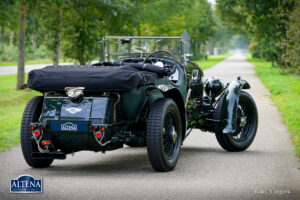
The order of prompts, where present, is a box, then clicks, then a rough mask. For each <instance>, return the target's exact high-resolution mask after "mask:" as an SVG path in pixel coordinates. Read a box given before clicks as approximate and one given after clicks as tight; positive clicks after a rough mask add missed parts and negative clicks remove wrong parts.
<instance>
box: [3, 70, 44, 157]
mask: <svg viewBox="0 0 300 200" xmlns="http://www.w3.org/2000/svg"><path fill="white" fill-rule="evenodd" d="M16 82H17V75H8V76H0V152H1V151H5V150H7V149H8V148H9V147H13V146H16V145H17V144H19V143H20V126H21V119H22V114H23V111H24V108H25V105H26V103H27V101H29V99H31V98H32V97H33V96H36V95H39V93H38V92H34V91H32V90H29V89H25V90H20V91H18V90H16V89H15V87H16Z"/></svg>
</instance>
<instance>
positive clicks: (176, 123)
mask: <svg viewBox="0 0 300 200" xmlns="http://www.w3.org/2000/svg"><path fill="white" fill-rule="evenodd" d="M181 140H182V125H181V118H180V113H179V110H178V107H177V105H176V103H175V102H174V101H173V100H172V99H169V98H164V99H159V100H157V101H156V102H155V103H154V104H153V106H152V108H151V110H150V113H149V117H148V124H147V136H146V141H147V142H146V143H147V151H148V156H149V160H150V163H151V165H152V167H153V169H154V170H156V171H162V172H166V171H171V170H173V169H174V168H175V166H176V164H177V161H178V158H179V154H180V147H181Z"/></svg>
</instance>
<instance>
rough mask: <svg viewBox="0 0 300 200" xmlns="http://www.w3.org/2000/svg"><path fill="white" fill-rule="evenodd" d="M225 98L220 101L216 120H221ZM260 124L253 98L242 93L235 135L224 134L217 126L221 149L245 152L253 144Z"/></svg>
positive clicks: (217, 136)
mask: <svg viewBox="0 0 300 200" xmlns="http://www.w3.org/2000/svg"><path fill="white" fill-rule="evenodd" d="M222 103H223V98H222V99H221V100H220V101H219V103H218V105H217V109H216V113H215V119H217V120H221V111H222V108H221V107H222ZM257 124H258V114H257V108H256V105H255V102H254V100H253V98H252V97H251V96H250V95H249V94H248V93H247V92H244V91H241V93H240V97H239V102H238V110H237V126H236V127H237V128H236V132H235V133H234V134H223V133H222V130H221V128H220V126H219V125H216V126H215V133H216V138H217V140H218V142H219V144H220V145H221V147H222V148H223V149H225V150H227V151H244V150H246V149H247V148H248V147H249V146H250V145H251V143H252V142H253V140H254V138H255V135H256V130H257Z"/></svg>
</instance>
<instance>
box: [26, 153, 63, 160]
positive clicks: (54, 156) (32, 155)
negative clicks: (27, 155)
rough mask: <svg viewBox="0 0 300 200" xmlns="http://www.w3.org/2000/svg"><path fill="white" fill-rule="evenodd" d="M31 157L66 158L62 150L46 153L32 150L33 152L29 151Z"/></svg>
mask: <svg viewBox="0 0 300 200" xmlns="http://www.w3.org/2000/svg"><path fill="white" fill-rule="evenodd" d="M31 157H32V158H33V159H61V160H64V159H66V154H64V153H63V152H46V153H41V152H33V153H31Z"/></svg>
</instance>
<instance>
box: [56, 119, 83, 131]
mask: <svg viewBox="0 0 300 200" xmlns="http://www.w3.org/2000/svg"><path fill="white" fill-rule="evenodd" d="M50 131H53V132H87V131H88V122H74V121H73V122H69V121H51V122H50Z"/></svg>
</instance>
